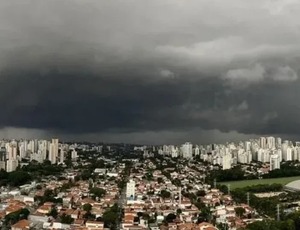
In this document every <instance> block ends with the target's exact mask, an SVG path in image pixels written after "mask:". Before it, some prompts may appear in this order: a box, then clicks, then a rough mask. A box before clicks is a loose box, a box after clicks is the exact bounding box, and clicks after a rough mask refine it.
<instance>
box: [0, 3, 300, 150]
mask: <svg viewBox="0 0 300 230" xmlns="http://www.w3.org/2000/svg"><path fill="white" fill-rule="evenodd" d="M299 7H300V4H299V2H297V1H293V0H292V1H290V0H289V1H270V0H263V1H247V2H241V1H237V0H229V1H226V2H224V1H215V2H213V3H211V2H207V1H204V0H200V1H199V0H197V1H191V2H184V1H180V0H166V1H158V0H154V1H151V2H146V1H134V0H129V1H126V2H123V1H116V2H111V1H102V0H100V1H88V2H87V1H82V0H76V1H74V2H69V1H39V2H35V3H32V2H31V1H27V0H25V1H22V2H20V1H17V0H12V1H9V2H7V1H0V30H1V34H2V35H1V37H0V75H1V84H0V87H2V88H0V92H1V97H0V108H1V111H2V113H1V114H0V128H1V130H0V136H1V134H2V135H5V133H6V135H8V134H9V133H12V132H16V133H19V132H22V130H23V132H25V133H27V135H28V136H30V135H32V136H40V137H42V136H45V137H46V136H47V137H49V136H59V138H61V139H69V140H72V139H77V140H78V139H82V140H93V141H94V140H99V139H100V140H104V141H108V142H131V143H150V142H152V143H153V144H161V142H168V143H173V142H176V143H179V142H184V141H186V140H191V141H196V139H199V140H203V141H205V142H209V141H212V140H215V141H216V142H220V141H222V140H225V139H226V138H227V139H247V138H249V137H250V136H260V135H279V136H286V137H287V138H291V139H298V138H299V139H300V135H299V131H298V129H299V128H298V127H299V121H298V117H299V115H300V109H299V105H298V101H297V99H298V98H299V97H300V94H299V90H298V89H299V86H300V80H299V77H298V75H299V68H298V61H299V55H300V46H299V42H298V38H299V35H300V34H299V33H300V32H299V30H298V27H299V24H298V21H299V20H297V19H298V18H299V15H298V14H297V10H296V9H298V8H299ZM145 9H147V10H145ZM179 15H180V17H179ZM254 15H255V16H254ZM262 22H263V23H262ZM287 25H288V26H287ZM12 127H13V128H12ZM24 130H25V131H24ZM19 135H20V134H19ZM8 136H9V135H8Z"/></svg>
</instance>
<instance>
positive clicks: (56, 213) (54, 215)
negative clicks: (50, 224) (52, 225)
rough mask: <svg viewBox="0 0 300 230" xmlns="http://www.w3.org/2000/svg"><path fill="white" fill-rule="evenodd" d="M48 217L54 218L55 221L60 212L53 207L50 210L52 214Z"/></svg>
mask: <svg viewBox="0 0 300 230" xmlns="http://www.w3.org/2000/svg"><path fill="white" fill-rule="evenodd" d="M47 215H48V216H52V217H53V218H54V219H56V218H57V216H58V211H57V209H56V208H55V207H52V209H51V210H50V212H49V213H48V214H47Z"/></svg>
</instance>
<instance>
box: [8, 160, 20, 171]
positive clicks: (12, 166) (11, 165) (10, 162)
mask: <svg viewBox="0 0 300 230" xmlns="http://www.w3.org/2000/svg"><path fill="white" fill-rule="evenodd" d="M17 167H18V161H17V160H13V159H12V160H8V161H7V162H6V171H7V172H13V171H15V170H16V169H17Z"/></svg>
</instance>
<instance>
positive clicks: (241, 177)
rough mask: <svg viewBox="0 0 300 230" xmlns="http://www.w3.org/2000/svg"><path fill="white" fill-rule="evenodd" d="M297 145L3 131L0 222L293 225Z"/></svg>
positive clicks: (298, 219)
mask: <svg viewBox="0 0 300 230" xmlns="http://www.w3.org/2000/svg"><path fill="white" fill-rule="evenodd" d="M299 150H300V147H299V143H298V142H296V143H292V142H289V141H284V142H282V143H281V139H280V138H277V139H275V138H274V137H267V138H265V137H262V138H260V139H257V140H250V141H245V142H240V143H238V144H235V143H226V144H223V145H216V144H211V145H205V146H204V145H202V146H201V145H192V144H191V143H185V144H183V145H181V146H174V145H164V146H137V145H130V144H91V143H61V142H59V140H58V139H53V140H51V141H47V140H30V141H27V140H18V141H17V140H3V141H2V142H1V153H0V154H1V162H0V164H1V171H0V184H1V194H0V201H1V203H0V216H1V229H12V230H25V229H31V230H34V229H36V230H39V229H70V230H102V229H112V230H113V229H116V230H119V229H122V230H144V229H151V230H176V229H180V230H218V229H219V230H225V229H226V230H229V229H232V230H238V229H249V230H252V229H253V230H255V229H300V211H298V210H299V204H300V163H299V161H298V159H299V160H300V151H299ZM298 156H299V157H298ZM274 159H276V161H275V160H274ZM297 176H299V178H298V177H297ZM273 180H274V181H273Z"/></svg>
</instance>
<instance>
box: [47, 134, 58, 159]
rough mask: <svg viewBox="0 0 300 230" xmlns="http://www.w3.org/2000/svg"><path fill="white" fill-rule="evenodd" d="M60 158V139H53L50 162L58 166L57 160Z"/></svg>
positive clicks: (50, 147)
mask: <svg viewBox="0 0 300 230" xmlns="http://www.w3.org/2000/svg"><path fill="white" fill-rule="evenodd" d="M57 157H58V139H52V142H51V143H50V146H49V161H51V163H52V164H56V158H57Z"/></svg>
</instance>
